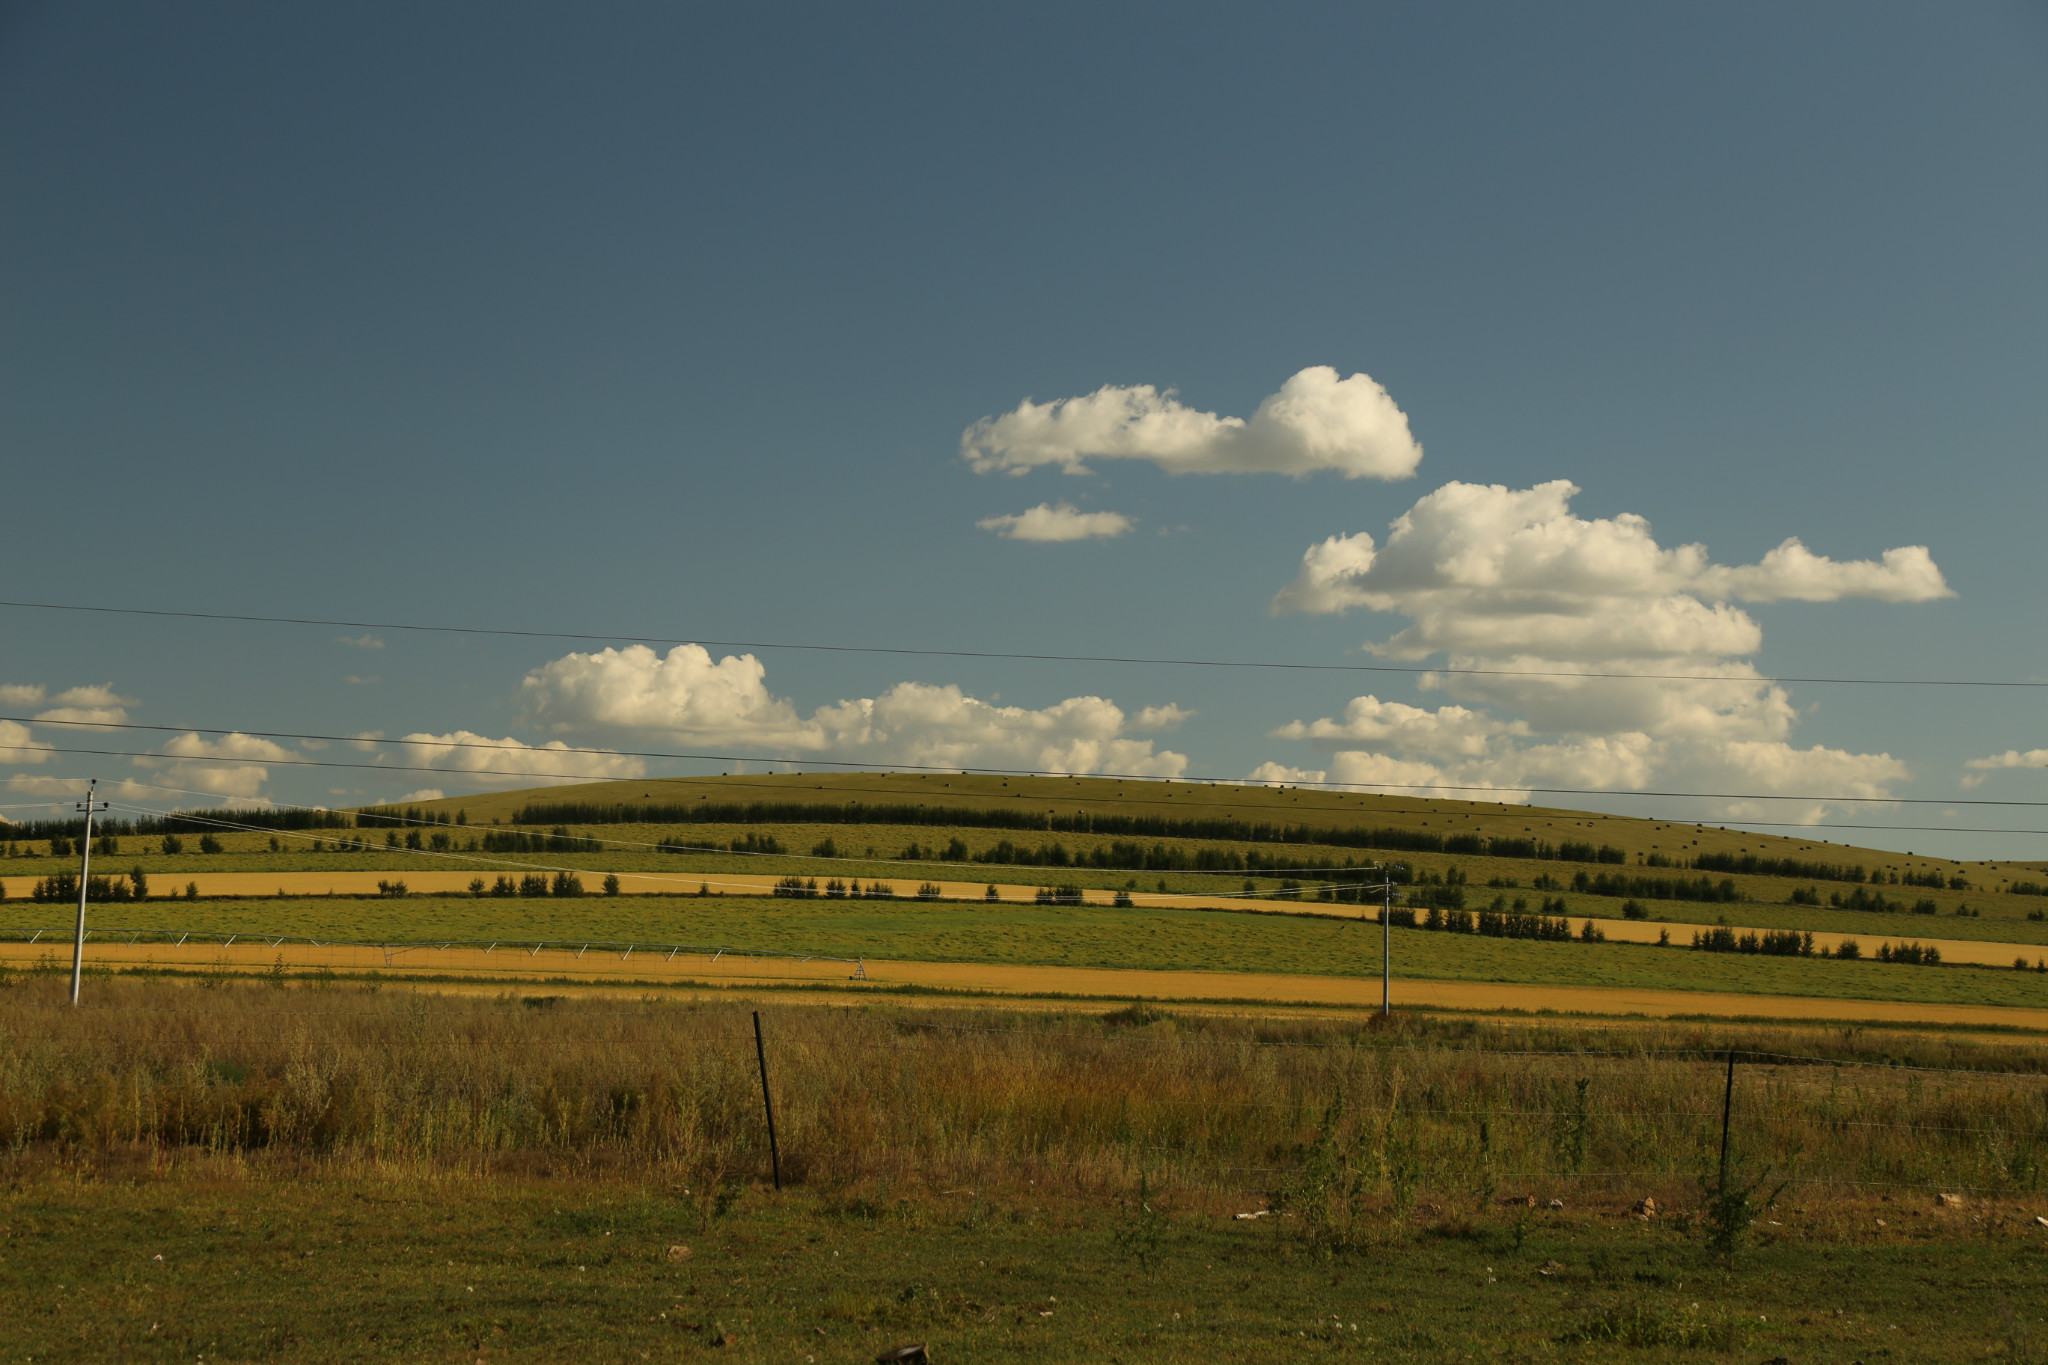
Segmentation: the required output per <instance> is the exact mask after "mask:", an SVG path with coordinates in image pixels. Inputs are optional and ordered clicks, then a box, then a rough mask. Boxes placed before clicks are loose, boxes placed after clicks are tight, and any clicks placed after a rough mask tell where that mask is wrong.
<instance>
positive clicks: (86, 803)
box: [71, 777, 107, 1005]
mask: <svg viewBox="0 0 2048 1365" xmlns="http://www.w3.org/2000/svg"><path fill="white" fill-rule="evenodd" d="M99 789H100V780H99V779H98V778H97V777H95V778H93V779H92V781H91V782H89V783H88V784H87V785H86V788H85V800H83V801H81V802H79V803H78V807H77V808H78V809H79V810H82V811H84V812H85V837H84V838H82V839H80V840H79V841H78V931H77V933H76V934H75V935H74V936H73V938H72V940H71V1003H72V1004H74V1005H76V1004H77V1003H78V986H79V982H80V981H81V980H82V979H83V978H84V976H85V891H86V887H87V886H88V885H89V884H90V883H91V879H92V817H93V815H94V813H95V812H97V811H103V810H105V809H106V808H107V803H106V802H104V801H95V800H93V797H94V796H95V795H96V794H97V793H98V792H99Z"/></svg>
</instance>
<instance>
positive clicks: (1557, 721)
mask: <svg viewBox="0 0 2048 1365" xmlns="http://www.w3.org/2000/svg"><path fill="white" fill-rule="evenodd" d="M1578 491H1579V490H1578V489H1577V488H1576V487H1574V486H1573V485H1572V484H1570V483H1568V482H1565V481H1563V480H1558V481H1555V482H1551V483H1545V484H1539V485H1537V486H1535V487H1533V488H1527V489H1509V488H1504V487H1500V486H1498V485H1493V486H1482V485H1476V484H1465V483H1451V484H1446V485H1445V486H1444V487H1442V488H1439V489H1438V490H1437V491H1435V492H1434V493H1431V494H1428V495H1427V496H1425V497H1423V498H1422V499H1421V500H1419V501H1418V502H1417V503H1416V504H1415V506H1414V507H1413V508H1411V509H1410V510H1409V511H1408V512H1406V513H1404V514H1403V515H1402V516H1401V517H1399V518H1398V519H1396V520H1395V521H1394V522H1393V524H1392V526H1391V528H1390V530H1389V534H1388V536H1387V538H1386V541H1385V543H1384V544H1382V543H1380V542H1377V541H1375V540H1374V538H1373V537H1372V536H1371V535H1369V534H1366V533H1363V532H1361V533H1359V534H1356V535H1348V536H1334V537H1332V538H1330V539H1328V540H1325V541H1323V542H1322V543H1320V544H1317V545H1314V546H1311V547H1310V548H1309V549H1308V551H1307V553H1306V554H1304V556H1303V558H1302V564H1301V569H1300V571H1299V573H1298V574H1297V575H1296V577H1295V579H1294V581H1293V582H1292V583H1290V584H1288V585H1287V587H1285V588H1283V589H1282V590H1281V591H1280V593H1279V594H1278V595H1277V596H1276V597H1275V599H1274V602H1273V607H1274V610H1276V611H1305V612H1342V611H1347V610H1350V609H1352V608H1361V607H1362V608H1366V609H1368V610H1372V611H1381V612H1390V613H1395V614H1398V615H1400V616H1404V617H1406V618H1407V620H1408V625H1407V626H1406V627H1405V628H1404V629H1401V630H1399V631H1397V632H1396V633H1395V634H1393V635H1392V636H1391V637H1390V638H1388V639H1386V640H1384V641H1380V642H1378V643H1375V644H1371V645H1368V648H1369V649H1371V650H1373V651H1374V652H1376V653H1379V654H1381V655H1383V656H1386V657H1391V658H1397V659H1405V660H1422V659H1427V658H1429V657H1430V656H1432V655H1438V654H1443V655H1447V656H1449V668H1450V670H1457V671H1449V670H1447V671H1446V672H1444V673H1441V674H1433V675H1428V676H1426V677H1425V678H1424V679H1423V685H1424V687H1425V688H1429V689H1435V690H1440V691H1444V692H1447V693H1449V694H1450V695H1451V696H1452V697H1453V698H1454V699H1455V700H1456V702H1457V703H1458V704H1456V705H1449V706H1443V707H1439V708H1437V709H1435V710H1429V709H1427V708H1422V707H1413V706H1405V705H1401V704H1399V703H1389V702H1384V701H1381V700H1380V699H1378V698H1376V697H1370V696H1367V697H1359V698H1356V699H1354V700H1353V701H1352V702H1351V703H1350V704H1349V707H1348V708H1347V710H1346V712H1345V714H1344V715H1343V716H1342V717H1337V718H1326V719H1322V720H1316V721H1309V722H1303V721H1296V722H1294V723H1293V724H1291V725H1287V726H1283V727H1281V728H1280V729H1278V730H1275V731H1274V732H1273V733H1272V737H1273V738H1276V739H1286V740H1296V741H1305V742H1307V743H1309V744H1312V745H1314V746H1316V747H1318V748H1321V749H1323V750H1325V751H1326V752H1328V753H1329V754H1330V755H1331V757H1330V759H1329V761H1328V762H1327V764H1326V765H1325V766H1323V767H1318V768H1308V767H1294V766H1290V765H1287V764H1281V763H1273V764H1268V765H1266V766H1265V767H1264V768H1262V769H1260V770H1258V771H1257V772H1255V773H1254V777H1255V778H1257V779H1259V780H1264V781H1305V780H1318V781H1331V782H1339V783H1344V784H1349V785H1355V786H1359V787H1378V788H1382V789H1389V790H1392V789H1398V788H1399V787H1402V786H1407V787H1411V788H1413V787H1427V786H1431V785H1436V784H1443V785H1449V786H1459V787H1471V788H1475V789H1478V790H1482V791H1496V792H1500V793H1502V794H1505V795H1511V796H1512V795H1517V794H1525V793H1526V792H1527V791H1528V790H1529V789H1530V788H1531V787H1565V788H1570V787H1600V788H1623V789H1634V790H1641V789H1645V788H1647V787H1650V786H1652V785H1661V786H1670V787H1683V788H1686V789H1689V790H1695V791H1721V792H1733V793H1755V794H1758V795H1779V794H1783V795H1786V796H1795V795H1796V796H1807V795H1829V794H1832V795H1840V796H1859V797H1882V796H1884V795H1886V794H1887V791H1888V784H1890V783H1893V782H1897V781H1899V780H1901V779H1903V778H1904V777H1905V776H1906V768H1905V765H1904V764H1902V763H1900V762H1899V761H1898V760H1896V759H1894V758H1892V757H1891V756H1890V755H1888V754H1856V753H1848V752H1845V751H1841V750H1834V749H1826V748H1822V747H1819V746H1814V747H1807V748H1798V747H1795V746H1794V745H1793V744H1792V743H1791V742H1790V735H1791V732H1792V729H1793V727H1794V725H1795V724H1796V722H1797V719H1798V712H1797V710H1796V708H1795V707H1794V706H1793V704H1792V701H1791V698H1790V697H1789V695H1787V693H1786V692H1785V690H1784V689H1783V688H1782V687H1780V686H1778V685H1776V684H1774V683H1772V682H1770V681H1769V680H1767V679H1765V678H1762V677H1760V676H1759V675H1758V674H1757V672H1756V670H1755V668H1754V666H1752V665H1751V664H1750V663H1748V662H1747V661H1745V660H1744V659H1742V657H1741V656H1743V655H1747V654H1751V653H1754V652H1755V651H1756V650H1757V649H1758V648H1759V647H1760V646H1761V645H1762V643H1763V631H1762V628H1761V627H1760V626H1759V625H1758V624H1757V622H1756V620H1755V619H1754V618H1753V617H1752V616H1750V615H1749V613H1747V612H1746V611H1744V610H1742V609H1741V608H1740V607H1738V606H1735V605H1732V604H1733V603H1735V602H1774V601H1804V602H1826V601H1834V600H1839V599H1842V598H1847V597H1864V598H1874V599H1877V600H1880V601H1886V602H1925V601H1930V600H1933V599H1936V598H1942V597H1949V596H1952V595H1953V594H1952V593H1951V592H1950V590H1949V587H1948V585H1947V583H1946V582H1945V581H1944V580H1943V578H1942V575H1941V570H1940V569H1939V568H1937V567H1936V566H1935V563H1934V560H1933V558H1932V556H1931V555H1929V553H1928V551H1927V549H1926V548H1925V547H1923V546H1905V547H1901V548H1898V549H1893V550H1888V551H1886V552H1885V553H1884V555H1883V556H1882V557H1881V558H1880V559H1877V560H1853V561H1837V560H1833V559H1829V558H1827V557H1826V556H1823V555H1817V554H1815V553H1814V552H1813V551H1811V550H1809V549H1807V548H1806V546H1805V545H1803V544H1802V543H1800V542H1799V541H1798V540H1796V539H1793V540H1787V541H1786V542H1785V543H1784V544H1782V545H1780V546H1779V547H1778V548H1777V549H1775V550H1773V551H1771V552H1770V553H1769V554H1767V555H1765V556H1764V557H1763V558H1762V559H1761V560H1759V561H1758V562H1757V563H1755V564H1748V565H1739V566H1732V567H1731V566H1727V565H1720V564H1715V563H1714V562H1713V561H1712V560H1711V559H1710V558H1709V557H1708V555H1707V552H1706V549H1705V548H1704V547H1703V546H1699V545H1681V546H1676V547H1672V548H1665V547H1663V546H1660V545H1659V544H1658V543H1657V541H1656V539H1655V537H1654V536H1653V535H1652V534H1651V531H1650V525H1649V523H1648V522H1647V521H1645V520H1644V519H1643V518H1641V517H1638V516H1631V515H1626V514H1624V515H1621V516H1617V517H1612V518H1594V519H1587V518H1582V517H1578V516H1575V515H1574V514H1573V513H1572V511H1571V505H1570V504H1571V499H1572V498H1573V497H1574V496H1575V495H1576V494H1577V493H1578ZM1657 675H1663V676H1657ZM1487 708H1492V709H1487ZM1311 773H1314V774H1317V776H1316V777H1315V778H1313V779H1311V778H1310V777H1309V774H1311ZM1826 809H1827V807H1826V803H1825V802H1820V801H1807V802H1803V803H1801V802H1777V801H1771V802H1757V801H1751V802H1746V803H1745V802H1734V801H1718V802H1714V803H1709V804H1708V805H1705V806H1702V807H1701V808H1700V810H1701V811H1702V812H1711V813H1714V814H1718V815H1721V816H1723V817H1724V818H1734V817H1736V816H1740V815H1747V816H1749V817H1751V818H1758V817H1759V816H1761V814H1762V812H1764V811H1766V810H1770V811H1774V812H1776V813H1777V814H1776V816H1774V817H1773V818H1778V817H1783V818H1804V819H1817V818H1819V817H1820V815H1821V814H1823V813H1824V812H1825V811H1826ZM1788 810H1790V811H1793V812H1796V813H1795V814H1793V815H1790V816H1785V815H1784V813H1785V812H1786V811H1788Z"/></svg>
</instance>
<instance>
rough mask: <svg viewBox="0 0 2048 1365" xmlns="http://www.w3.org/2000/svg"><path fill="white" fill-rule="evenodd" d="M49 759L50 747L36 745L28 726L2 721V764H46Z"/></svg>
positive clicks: (0, 734) (0, 743) (0, 757)
mask: <svg viewBox="0 0 2048 1365" xmlns="http://www.w3.org/2000/svg"><path fill="white" fill-rule="evenodd" d="M49 758H50V749H49V746H48V745H46V744H38V743H36V740H35V735H34V733H33V732H32V731H30V729H29V728H28V727H27V726H26V725H23V724H21V723H20V722H19V721H12V720H0V763H44V762H48V761H49Z"/></svg>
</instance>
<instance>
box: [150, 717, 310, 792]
mask: <svg viewBox="0 0 2048 1365" xmlns="http://www.w3.org/2000/svg"><path fill="white" fill-rule="evenodd" d="M291 757H292V752H291V750H289V749H287V748H285V747H284V746H283V745H281V744H276V743H273V742H272V741H270V740H267V739H262V738H259V737H258V736H255V735H245V734H242V733H240V732H239V731H238V732H236V733H233V734H227V735H219V736H216V737H213V738H208V737H207V736H205V735H199V734H192V733H189V732H188V733H186V734H182V735H175V736H173V737H172V738H171V739H170V741H169V742H167V743H166V744H165V745H164V746H163V748H162V750H161V751H160V752H159V753H158V754H156V755H149V756H137V757H136V758H134V759H131V760H130V761H131V762H132V763H134V765H135V766H136V767H138V768H145V769H149V770H150V771H151V772H152V775H154V776H156V777H158V778H159V779H161V781H162V784H163V786H165V787H167V788H180V789H183V790H186V791H192V792H206V793H209V794H211V795H214V796H220V797H227V798H232V799H234V800H237V801H241V802H256V801H261V800H262V799H263V785H264V783H266V782H268V781H269V780H270V769H269V767H268V766H266V765H268V764H270V763H276V762H278V761H280V760H285V759H289V758H291Z"/></svg>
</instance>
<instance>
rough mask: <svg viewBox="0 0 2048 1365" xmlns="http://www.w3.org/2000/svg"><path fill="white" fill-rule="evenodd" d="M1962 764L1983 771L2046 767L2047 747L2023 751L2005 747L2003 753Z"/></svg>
mask: <svg viewBox="0 0 2048 1365" xmlns="http://www.w3.org/2000/svg"><path fill="white" fill-rule="evenodd" d="M1963 766H1964V767H1966V768H1976V769H1978V770H1980V771H1985V772H1989V771H1993V770H1995V769H1998V768H2048V749H2029V750H2027V751H2026V752H2025V753H2021V752H2020V751H2019V750H2018V749H2007V750H2006V751H2005V752H2004V753H2002V754H1993V755H1992V756H1991V757H1989V758H1973V759H1971V760H1970V761H1969V762H1968V763H1965V764H1964V765H1963Z"/></svg>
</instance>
